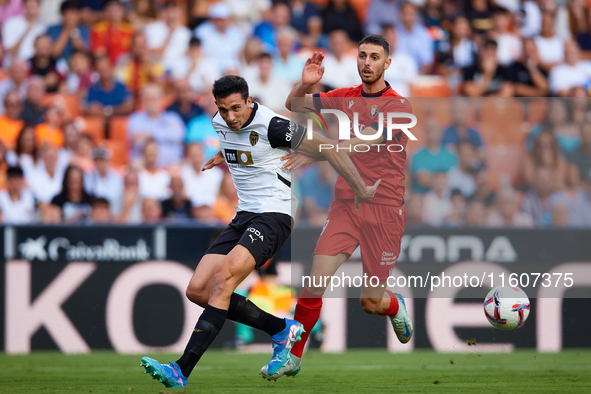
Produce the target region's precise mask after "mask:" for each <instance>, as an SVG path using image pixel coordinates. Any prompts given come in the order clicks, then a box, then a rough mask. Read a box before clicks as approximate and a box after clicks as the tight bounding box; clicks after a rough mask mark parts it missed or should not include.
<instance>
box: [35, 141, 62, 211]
mask: <svg viewBox="0 0 591 394" xmlns="http://www.w3.org/2000/svg"><path fill="white" fill-rule="evenodd" d="M64 170H65V169H64V168H63V167H61V166H59V165H58V152H57V149H56V148H54V147H53V146H51V145H47V144H46V145H45V146H44V147H43V149H42V151H41V161H39V163H38V164H37V165H36V166H35V167H34V168H33V169H31V171H27V173H26V174H25V179H26V180H27V184H28V185H29V187H30V188H31V189H32V190H33V194H34V195H35V199H37V202H39V204H40V205H41V207H40V208H44V206H45V205H48V204H49V203H50V202H51V199H52V198H53V197H55V196H56V195H57V194H59V192H61V190H62V179H63V176H64Z"/></svg>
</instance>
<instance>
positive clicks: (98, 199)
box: [92, 197, 111, 208]
mask: <svg viewBox="0 0 591 394" xmlns="http://www.w3.org/2000/svg"><path fill="white" fill-rule="evenodd" d="M97 205H102V206H106V207H107V208H109V207H110V205H111V204H110V203H109V200H107V199H106V198H104V197H94V198H93V199H92V207H93V208H94V207H96V206H97Z"/></svg>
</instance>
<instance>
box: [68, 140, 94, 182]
mask: <svg viewBox="0 0 591 394" xmlns="http://www.w3.org/2000/svg"><path fill="white" fill-rule="evenodd" d="M93 150H94V141H93V140H92V137H91V136H89V135H88V134H80V137H79V139H78V144H77V145H76V150H75V151H74V154H73V155H72V158H71V160H70V164H72V165H75V166H76V167H80V168H82V170H83V171H84V173H85V174H88V173H91V172H93V171H94V168H95V167H94V160H93V157H92V151H93Z"/></svg>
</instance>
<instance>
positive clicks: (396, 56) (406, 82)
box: [349, 25, 419, 97]
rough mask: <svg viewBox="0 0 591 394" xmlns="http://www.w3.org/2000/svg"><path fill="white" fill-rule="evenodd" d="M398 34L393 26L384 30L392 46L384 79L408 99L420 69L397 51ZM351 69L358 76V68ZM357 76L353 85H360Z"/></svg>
mask: <svg viewBox="0 0 591 394" xmlns="http://www.w3.org/2000/svg"><path fill="white" fill-rule="evenodd" d="M397 34H398V33H397V32H396V29H395V28H394V26H392V25H386V26H384V28H383V29H382V36H383V37H384V38H385V39H386V40H387V41H388V44H390V67H388V69H387V70H386V71H385V73H384V77H385V79H386V81H388V83H389V84H390V86H392V89H394V91H396V93H398V94H399V95H401V96H403V97H408V96H410V84H411V83H412V81H413V80H414V79H415V78H416V77H417V76H418V74H419V67H418V66H417V63H416V62H415V60H414V59H413V58H412V57H410V56H409V55H407V54H406V53H403V52H400V51H398V50H397V49H396V48H397V40H398V37H397ZM351 69H353V70H355V74H357V69H356V67H351ZM355 76H356V78H355V80H354V81H355V83H353V84H351V85H355V84H357V83H358V80H359V77H357V75H355ZM351 85H349V86H351Z"/></svg>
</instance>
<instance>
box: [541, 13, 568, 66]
mask: <svg viewBox="0 0 591 394" xmlns="http://www.w3.org/2000/svg"><path fill="white" fill-rule="evenodd" d="M534 40H535V42H536V46H537V47H538V53H539V55H540V65H541V66H542V68H543V69H545V70H547V71H549V70H550V69H551V68H552V67H554V66H555V65H556V64H558V63H562V62H563V61H564V40H563V39H562V38H560V37H558V36H557V35H556V34H555V33H554V14H552V13H550V12H545V13H544V14H542V29H541V31H540V35H539V36H537V37H536V38H535V39H534Z"/></svg>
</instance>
